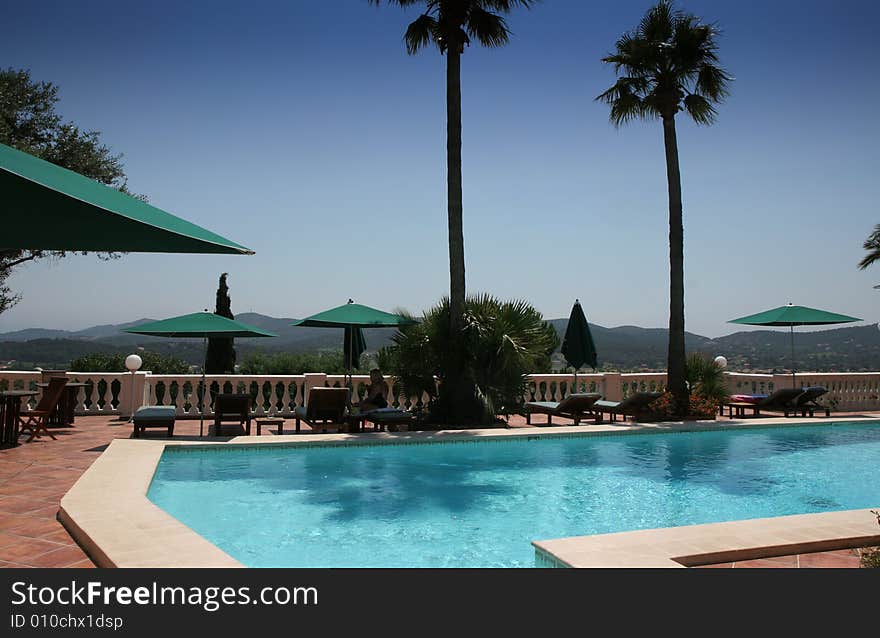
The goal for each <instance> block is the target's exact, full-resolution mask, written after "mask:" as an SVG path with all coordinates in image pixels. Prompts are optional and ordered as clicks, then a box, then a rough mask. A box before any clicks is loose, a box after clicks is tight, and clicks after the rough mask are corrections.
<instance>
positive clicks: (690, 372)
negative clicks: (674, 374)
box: [685, 352, 730, 407]
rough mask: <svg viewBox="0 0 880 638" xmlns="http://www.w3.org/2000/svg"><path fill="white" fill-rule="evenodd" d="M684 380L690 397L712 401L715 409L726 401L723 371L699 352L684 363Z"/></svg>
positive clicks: (726, 393) (726, 394) (727, 394)
mask: <svg viewBox="0 0 880 638" xmlns="http://www.w3.org/2000/svg"><path fill="white" fill-rule="evenodd" d="M685 379H686V380H687V383H688V387H689V388H690V392H691V395H695V396H698V397H701V398H703V399H706V400H708V401H712V402H714V403H715V404H716V407H718V405H720V404H721V403H723V402H724V401H726V400H727V398H728V396H730V395H729V393H728V392H727V384H726V382H725V379H724V370H723V368H721V367H720V366H719V365H718V364H717V363H715V361H714V360H713V359H710V358H709V357H708V356H706V355H704V354H701V353H699V352H695V353H693V354H692V355H691V356H689V357H688V360H687V362H686V363H685Z"/></svg>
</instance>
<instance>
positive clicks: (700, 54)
mask: <svg viewBox="0 0 880 638" xmlns="http://www.w3.org/2000/svg"><path fill="white" fill-rule="evenodd" d="M718 32H719V31H718V29H717V28H716V27H715V25H710V24H705V23H703V22H701V21H700V19H699V18H697V17H695V16H693V15H689V14H685V13H683V12H681V11H678V10H676V9H675V8H674V7H673V5H672V3H671V2H669V1H667V0H662V1H661V2H659V3H658V4H657V5H655V6H654V7H652V8H651V9H649V10H648V12H647V13H646V14H645V16H644V17H643V18H642V20H641V22H640V23H639V25H638V27H636V29H635V30H633V31H630V32H628V33H625V34H624V35H622V36H621V37H620V38H619V39H618V40H617V43H616V45H615V51H614V52H613V53H612V54H610V55H607V56H605V57H603V58H602V61H603V62H605V63H606V64H612V65H614V70H615V72H616V73H617V75H618V80H617V83H616V84H615V85H614V86H613V87H611V88H610V89H608V90H607V91H605V92H604V93H602V94H601V95H599V97H598V98H596V99H597V100H599V101H601V102H605V103H606V104H608V105H609V106H610V107H611V114H610V119H611V121H612V122H613V123H614V124H615V126H620V125H621V124H624V123H626V122H629V121H631V120H633V119H638V118H653V117H657V116H660V117H674V116H675V114H676V113H678V112H679V111H682V110H683V111H685V112H687V113H688V114H689V115H690V116H691V117H692V118H694V120H695V121H696V122H698V123H700V124H709V123H711V122H713V121H714V120H715V117H716V115H717V111H716V110H715V106H714V105H715V104H717V103H720V102H721V101H723V100H724V98H726V97H727V95H728V94H729V86H730V82H731V81H732V79H733V78H732V77H731V76H730V75H728V74H727V72H726V71H724V69H722V68H721V66H720V64H719V62H718V55H717V50H718V44H717V41H716V36H717V34H718Z"/></svg>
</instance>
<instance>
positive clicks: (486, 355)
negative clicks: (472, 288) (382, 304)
mask: <svg viewBox="0 0 880 638" xmlns="http://www.w3.org/2000/svg"><path fill="white" fill-rule="evenodd" d="M456 337H457V338H456V339H453V335H452V334H451V333H450V321H449V300H448V298H445V297H444V298H443V299H442V300H441V301H440V303H439V304H437V305H436V306H434V307H433V308H431V309H430V310H428V311H427V312H425V314H424V316H423V317H422V320H421V321H420V322H419V323H417V324H413V325H410V326H404V327H402V328H401V329H400V330H399V331H398V332H397V333H396V334H395V336H394V337H393V338H392V342H393V343H392V345H391V346H389V347H388V348H387V349H383V350H382V351H381V352H380V353H379V361H380V364H381V365H383V366H385V367H386V368H387V369H388V370H390V371H391V372H392V373H393V374H394V376H395V377H397V378H398V379H399V381H400V383H401V384H402V385H403V389H404V391H405V392H406V393H407V394H410V395H413V394H421V393H425V394H427V395H428V397H429V398H430V405H429V410H428V412H429V419H430V420H431V421H433V422H435V423H448V419H449V418H450V415H451V414H453V413H455V412H458V413H465V414H471V415H474V416H473V419H472V420H473V422H474V424H480V423H490V422H493V421H494V420H495V418H496V416H497V415H498V414H510V413H513V412H516V411H518V410H519V408H520V406H521V404H522V397H523V393H524V391H525V383H526V375H527V374H528V373H529V372H533V371H534V370H539V369H546V368H547V367H548V366H549V365H550V355H551V354H552V353H553V351H554V350H555V349H556V347H557V346H558V345H559V337H558V336H557V334H556V331H555V330H554V329H553V326H552V325H551V324H549V323H548V322H546V321H544V318H543V316H542V315H541V313H540V312H538V311H537V310H536V309H535V308H534V307H533V306H532V305H530V304H529V303H527V302H525V301H521V300H513V301H501V300H499V299H497V298H495V297H493V296H491V295H488V294H482V295H476V296H472V297H469V298H468V299H467V300H466V302H465V321H464V329H463V330H462V334H460V335H456ZM457 375H465V376H466V377H467V378H468V379H470V380H471V381H473V384H474V387H475V388H476V390H475V392H474V394H473V396H468V397H461V396H456V397H452V396H447V395H446V394H444V392H443V384H444V382H445V381H446V380H448V379H452V380H453V383H450V384H449V385H450V386H451V385H455V384H454V381H455V380H456V379H457ZM438 380H439V385H438ZM453 401H467V402H469V403H470V405H468V406H465V408H466V409H465V410H461V409H460V408H461V407H462V406H452V405H451V402H453ZM453 407H457V408H459V409H458V410H456V411H453Z"/></svg>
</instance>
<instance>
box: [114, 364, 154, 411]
mask: <svg viewBox="0 0 880 638" xmlns="http://www.w3.org/2000/svg"><path fill="white" fill-rule="evenodd" d="M148 374H149V373H148V372H135V373H134V374H130V373H129V374H127V375H125V376H126V378H125V380H124V381H123V382H122V388H121V389H120V392H119V416H121V417H125V418H128V417H130V416H131V415H132V414H134V413H135V412H137V411H138V408H141V407H143V406H144V405H147V375H148Z"/></svg>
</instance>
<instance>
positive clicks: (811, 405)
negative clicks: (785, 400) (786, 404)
mask: <svg viewBox="0 0 880 638" xmlns="http://www.w3.org/2000/svg"><path fill="white" fill-rule="evenodd" d="M824 394H828V390H826V389H825V388H823V387H822V386H820V385H815V386H811V387H809V388H803V393H801V394H800V395H798V396H797V397H796V398H795V400H794V407H795V409H796V410H797V411H798V412H800V415H801V416H807V415H808V414H809V415H810V416H811V417H812V416H814V415H815V413H816V411H820V412H824V413H825V416H826V417H830V416H831V408H829V407H828V406H827V405H821V404H820V403H816V399H818V398H819V397H821V396H822V395H824Z"/></svg>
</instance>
